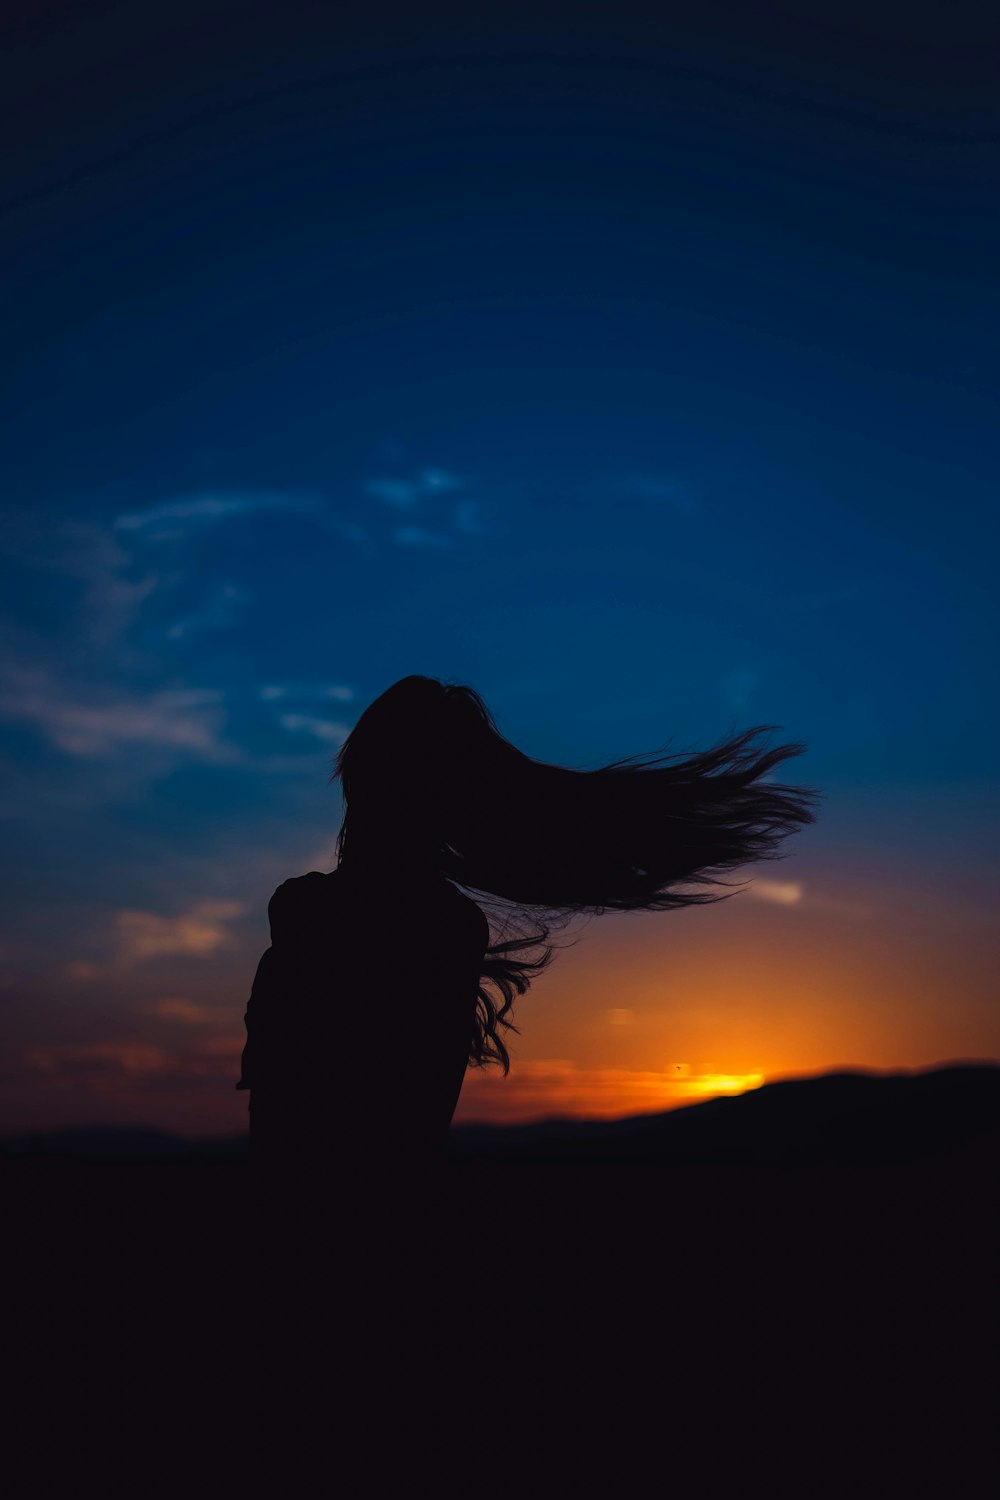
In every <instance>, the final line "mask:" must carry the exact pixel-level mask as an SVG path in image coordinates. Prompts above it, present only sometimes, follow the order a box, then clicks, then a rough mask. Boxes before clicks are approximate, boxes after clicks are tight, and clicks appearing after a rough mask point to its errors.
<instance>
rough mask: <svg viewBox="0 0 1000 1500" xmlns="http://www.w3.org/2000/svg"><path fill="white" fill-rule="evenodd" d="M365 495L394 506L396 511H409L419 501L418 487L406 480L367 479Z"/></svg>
mask: <svg viewBox="0 0 1000 1500" xmlns="http://www.w3.org/2000/svg"><path fill="white" fill-rule="evenodd" d="M365 494H366V495H372V496H373V497H374V498H375V499H376V500H381V501H383V502H384V504H386V505H392V506H394V507H395V508H396V510H409V509H410V508H411V507H412V506H414V505H416V504H417V502H418V500H419V499H420V487H419V486H418V485H416V484H411V483H410V481H409V480H408V479H368V480H366V481H365Z"/></svg>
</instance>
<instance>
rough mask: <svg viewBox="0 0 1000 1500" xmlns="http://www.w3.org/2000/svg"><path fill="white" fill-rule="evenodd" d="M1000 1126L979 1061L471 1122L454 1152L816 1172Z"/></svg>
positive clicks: (985, 1067) (940, 1148)
mask: <svg viewBox="0 0 1000 1500" xmlns="http://www.w3.org/2000/svg"><path fill="white" fill-rule="evenodd" d="M997 1130H1000V1066H998V1065H996V1064H993V1063H977V1064H959V1065H956V1066H952V1067H946V1068H937V1069H934V1070H933V1071H931V1072H926V1073H916V1074H908V1073H895V1074H889V1075H879V1074H872V1073H865V1072H861V1071H851V1072H842V1073H828V1074H824V1075H822V1076H820V1077H818V1078H793V1079H784V1080H781V1081H779V1082H775V1083H768V1084H764V1085H763V1086H762V1087H761V1088H759V1089H754V1090H752V1091H751V1092H749V1093H746V1094H737V1095H731V1096H728V1097H723V1098H719V1099H708V1100H705V1101H704V1102H703V1103H700V1104H690V1105H688V1106H686V1107H685V1108H683V1109H675V1110H670V1111H668V1112H665V1113H663V1114H656V1115H637V1116H633V1117H630V1118H629V1119H625V1120H611V1121H590V1120H587V1121H573V1120H550V1121H544V1122H540V1123H538V1124H533V1125H521V1126H514V1127H506V1128H503V1129H501V1128H498V1127H495V1126H466V1127H465V1128H464V1129H461V1130H456V1131H454V1132H453V1138H452V1145H451V1150H452V1155H453V1156H454V1157H455V1158H456V1159H458V1160H468V1159H473V1158H475V1159H477V1160H478V1159H483V1158H488V1159H491V1160H503V1161H529V1160H530V1161H533V1162H573V1163H583V1162H622V1163H625V1162H629V1163H656V1162H663V1163H668V1162H669V1163H673V1164H678V1165H680V1164H683V1163H691V1164H699V1163H705V1164H707V1163H712V1162H718V1163H731V1164H737V1165H759V1166H809V1165H811V1164H819V1163H822V1162H845V1163H847V1162H850V1163H864V1162H871V1163H876V1162H886V1163H888V1162H896V1161H907V1160H913V1159H916V1158H919V1157H925V1156H930V1155H933V1154H936V1153H939V1152H947V1151H952V1150H955V1149H957V1148H960V1147H961V1146H963V1145H964V1144H965V1143H966V1142H968V1141H970V1140H971V1139H973V1138H975V1137H978V1136H981V1135H984V1134H987V1133H990V1132H993V1131H997Z"/></svg>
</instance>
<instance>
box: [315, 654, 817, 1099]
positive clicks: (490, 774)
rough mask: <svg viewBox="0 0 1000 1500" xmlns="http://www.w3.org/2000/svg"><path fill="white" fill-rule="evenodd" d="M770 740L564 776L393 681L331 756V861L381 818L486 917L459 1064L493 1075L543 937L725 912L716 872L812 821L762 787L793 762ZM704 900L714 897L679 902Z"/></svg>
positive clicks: (452, 687) (436, 686)
mask: <svg viewBox="0 0 1000 1500" xmlns="http://www.w3.org/2000/svg"><path fill="white" fill-rule="evenodd" d="M778 728H780V726H777V725H772V724H762V725H758V726H756V727H755V728H752V729H746V730H744V731H743V732H742V733H739V734H733V735H731V736H729V737H727V738H725V739H723V740H722V741H720V742H719V743H718V744H716V745H715V746H713V747H712V748H711V749H708V750H703V751H700V752H697V753H695V754H689V755H687V756H684V755H683V754H681V753H676V752H675V753H668V752H667V751H665V750H662V749H660V750H654V751H651V752H648V753H645V754H637V755H632V756H627V757H626V758H625V759H623V760H617V761H613V762H612V763H611V764H609V765H603V766H599V767H598V768H597V769H594V770H574V769H571V768H568V767H563V766H557V765H551V764H549V763H547V762H544V761H538V760H534V759H532V757H531V756H528V755H525V754H523V753H522V752H521V751H520V750H518V749H517V748H516V747H515V746H514V745H512V744H511V743H510V742H509V741H508V740H507V739H506V738H505V737H504V735H503V734H502V733H501V731H500V729H499V727H498V725H497V723H496V721H495V719H494V717H493V715H492V714H491V713H490V711H489V709H488V708H487V706H486V704H485V703H484V702H483V699H482V698H481V697H480V695H479V694H478V693H477V692H476V691H475V690H474V689H473V688H471V687H468V686H466V685H464V684H461V683H454V682H450V681H449V682H441V681H439V680H438V679H436V678H433V677H422V676H416V675H414V676H410V677H404V678H402V679H401V680H400V681H399V682H397V683H395V684H393V686H392V687H390V688H389V689H388V690H387V691H386V692H385V693H383V694H382V695H381V696H380V697H379V698H377V699H376V700H375V701H374V702H373V703H372V704H370V705H369V707H368V708H367V709H366V710H365V712H364V713H363V714H362V715H361V717H360V718H359V720H358V722H357V724H356V725H355V727H354V729H353V730H352V731H351V733H350V734H349V735H348V736H347V738H346V739H345V741H344V743H343V744H342V746H341V748H340V751H339V753H338V754H337V756H336V757H335V760H334V768H333V772H332V774H331V777H330V780H331V781H334V780H335V779H338V778H339V780H340V784H341V789H342V792H343V797H344V817H343V821H342V823H341V827H340V832H339V835H338V838H337V856H338V860H341V859H343V858H344V856H345V854H346V853H347V850H348V848H351V849H352V852H353V850H354V849H355V847H356V848H357V849H358V850H361V849H363V846H364V841H365V837H366V830H368V831H370V830H371V828H372V826H373V821H372V820H373V816H374V818H375V819H376V820H378V819H379V818H380V817H381V818H382V826H383V828H390V827H391V830H392V836H393V837H395V838H397V839H404V840H405V839H407V838H411V839H413V840H414V841H423V843H424V847H425V849H427V850H429V851H430V852H431V858H432V859H433V862H434V864H435V865H436V867H437V869H438V870H439V871H440V873H442V874H443V875H444V876H445V877H446V878H447V879H448V880H451V881H453V882H454V883H455V884H456V885H458V886H460V887H462V888H464V890H465V891H466V893H467V894H469V895H471V896H472V898H473V899H474V900H475V901H476V902H477V904H478V905H479V906H480V907H481V908H482V909H483V910H484V912H485V913H486V915H487V918H488V919H489V921H490V928H491V932H490V936H491V938H495V941H493V942H491V944H490V946H489V947H488V948H487V950H486V954H485V956H484V958H483V962H482V965H481V975H480V985H479V992H478V999H477V1006H476V1015H475V1022H474V1026H473V1034H472V1036H471V1037H470V1042H469V1062H470V1064H472V1065H474V1066H482V1065H484V1064H487V1063H499V1064H500V1066H501V1067H502V1068H503V1071H504V1073H505V1074H506V1073H507V1071H508V1069H509V1066H510V1057H509V1054H508V1051H507V1048H506V1046H505V1045H504V1042H503V1039H502V1036H501V1031H502V1030H508V1031H514V1032H516V1031H517V1029H518V1028H517V1026H516V1025H515V1024H514V1022H513V1021H512V1020H511V1018H510V1012H511V1009H512V1007H513V1004H514V1000H515V998H516V997H519V996H522V995H524V994H525V992H526V991H527V989H528V987H529V986H530V984H531V981H532V980H533V979H534V978H535V977H537V975H538V974H540V973H541V972H542V970H543V969H545V968H547V967H548V966H549V964H550V963H551V961H552V959H553V958H554V956H555V952H556V949H557V947H560V946H563V945H560V944H557V943H550V942H549V938H550V937H551V935H552V934H553V932H555V931H557V930H559V929H562V928H564V927H565V926H566V925H567V923H568V922H570V921H571V920H572V919H573V918H574V917H575V916H577V915H580V914H591V915H596V916H600V915H602V914H603V913H604V912H606V911H644V912H651V911H672V910H676V909H677V908H679V907H686V906H701V905H707V904H710V903H713V902H717V901H725V900H728V899H729V898H730V897H731V896H733V895H735V894H736V893H737V890H738V889H739V887H736V888H732V887H730V886H728V885H727V883H726V882H725V881H723V880H721V879H720V878H719V877H720V876H721V875H722V874H725V873H726V872H728V871H731V870H735V869H737V868H738V867H739V866H742V865H746V864H750V863H753V862H756V861H758V860H773V859H779V858H782V857H783V851H782V849H781V848H780V846H781V843H782V840H783V839H784V838H785V837H786V836H787V835H788V834H790V833H793V832H796V831H797V830H798V829H800V828H801V827H802V826H803V825H805V824H808V823H812V822H814V821H815V813H814V811H813V808H814V806H815V805H816V804H817V802H818V801H819V800H820V797H821V794H820V793H819V792H817V791H813V790H810V789H808V788H802V787H793V786H786V785H784V784H781V783H778V782H774V781H772V780H771V779H770V773H771V772H772V771H773V770H774V768H775V767H776V766H778V765H780V764H781V762H783V761H785V760H788V759H790V758H791V757H792V756H795V755H800V754H801V753H802V752H803V750H804V749H805V746H804V745H803V744H800V743H795V744H785V745H776V746H773V747H771V748H764V747H762V746H761V745H760V744H759V743H758V739H759V736H761V735H764V734H768V733H771V732H772V731H774V730H776V729H778ZM378 808H382V809H383V812H382V813H379V812H377V811H376V809H378ZM385 809H390V811H388V812H386V811H385ZM352 838H353V839H354V844H352ZM386 875H387V877H388V875H389V870H388V869H387V871H386ZM705 886H717V887H718V886H725V887H726V888H725V890H724V891H722V892H721V893H720V892H713V891H707V890H702V889H688V888H689V887H705ZM539 947H541V952H540V953H538V954H537V956H535V957H530V956H528V954H529V951H530V950H531V949H538V948H539Z"/></svg>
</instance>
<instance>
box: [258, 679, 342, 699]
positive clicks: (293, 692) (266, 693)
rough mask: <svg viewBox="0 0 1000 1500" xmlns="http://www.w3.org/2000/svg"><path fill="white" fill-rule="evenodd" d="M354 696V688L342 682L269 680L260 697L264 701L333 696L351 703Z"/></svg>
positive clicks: (261, 690)
mask: <svg viewBox="0 0 1000 1500" xmlns="http://www.w3.org/2000/svg"><path fill="white" fill-rule="evenodd" d="M354 697H355V692H354V689H353V688H352V687H348V686H347V684H346V683H341V682H337V683H305V684H302V683H295V682H269V683H265V685H264V686H263V687H262V688H261V689H260V698H261V701H262V702H264V703H270V702H274V701H276V700H278V699H282V698H333V699H335V700H336V701H337V702H338V703H351V702H353V700H354Z"/></svg>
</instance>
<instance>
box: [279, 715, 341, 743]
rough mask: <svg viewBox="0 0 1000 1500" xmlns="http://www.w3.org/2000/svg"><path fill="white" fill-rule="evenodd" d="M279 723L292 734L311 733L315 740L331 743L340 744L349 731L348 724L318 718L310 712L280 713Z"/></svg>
mask: <svg viewBox="0 0 1000 1500" xmlns="http://www.w3.org/2000/svg"><path fill="white" fill-rule="evenodd" d="M280 723H281V726H282V728H283V729H287V730H289V731H290V732H291V733H292V734H311V735H312V736H313V737H314V738H315V739H317V740H324V741H326V742H327V743H328V744H331V745H342V744H343V742H344V740H346V738H347V736H348V735H349V734H350V732H351V726H350V724H342V723H340V722H339V721H337V720H334V719H318V718H316V717H315V716H314V715H312V714H282V715H281V718H280Z"/></svg>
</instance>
